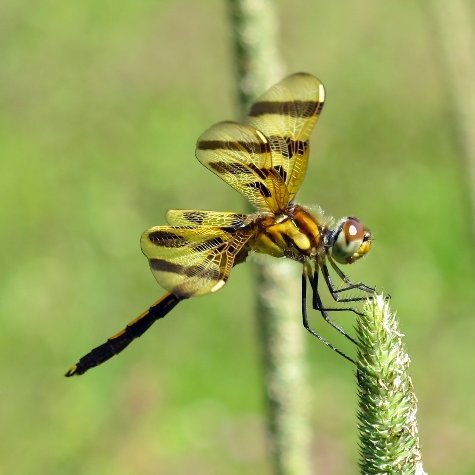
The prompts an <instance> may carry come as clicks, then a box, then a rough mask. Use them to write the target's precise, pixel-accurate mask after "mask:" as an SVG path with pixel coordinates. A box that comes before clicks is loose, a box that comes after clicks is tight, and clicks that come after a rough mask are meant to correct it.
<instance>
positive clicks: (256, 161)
mask: <svg viewBox="0 0 475 475" xmlns="http://www.w3.org/2000/svg"><path fill="white" fill-rule="evenodd" d="M196 157H197V158H198V160H199V161H200V162H201V163H202V164H203V165H204V166H205V167H207V168H209V169H210V170H211V171H212V172H213V173H215V174H216V175H218V176H219V177H221V178H222V179H223V180H224V181H225V182H226V183H228V184H229V185H231V186H232V187H233V188H234V189H235V190H237V191H239V193H241V194H242V195H244V196H245V197H246V198H247V199H248V200H249V201H250V202H251V203H252V204H253V205H254V206H255V207H256V208H257V209H258V210H260V211H272V212H274V213H275V212H278V211H279V210H282V209H284V208H285V207H286V205H287V203H288V201H289V196H288V192H287V188H286V186H285V183H284V181H283V180H282V177H281V170H280V169H279V167H277V168H275V167H273V163H272V157H273V156H272V151H271V148H270V144H269V142H268V140H267V139H266V137H264V135H263V134H262V133H261V132H259V131H258V130H256V129H255V128H254V127H251V126H250V125H244V124H238V123H236V122H220V123H218V124H215V125H213V126H212V127H210V128H209V129H208V130H207V131H206V132H204V133H203V134H202V135H201V136H200V137H199V139H198V142H197V144H196Z"/></svg>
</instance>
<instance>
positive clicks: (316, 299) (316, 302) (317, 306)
mask: <svg viewBox="0 0 475 475" xmlns="http://www.w3.org/2000/svg"><path fill="white" fill-rule="evenodd" d="M308 279H309V281H310V285H311V286H312V291H313V298H312V303H313V308H314V310H318V311H319V312H320V315H321V316H322V317H323V319H324V320H325V321H326V322H327V323H328V324H330V325H331V326H332V327H333V328H334V329H335V330H336V331H337V332H338V333H340V334H341V335H343V336H344V337H345V338H347V339H348V340H350V341H351V342H352V343H354V344H355V345H357V344H358V343H357V342H356V340H355V339H354V338H353V337H351V336H350V335H348V333H346V332H345V330H343V328H341V327H340V326H339V325H337V324H336V323H335V322H334V321H333V320H332V319H331V318H330V317H329V315H328V312H345V311H352V312H354V313H358V311H357V310H355V309H353V308H350V307H348V308H346V307H333V308H327V307H324V306H323V303H322V299H321V298H320V294H319V293H318V265H315V272H314V274H313V279H312V278H311V277H310V276H309V277H308Z"/></svg>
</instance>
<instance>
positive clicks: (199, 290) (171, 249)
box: [141, 226, 252, 298]
mask: <svg viewBox="0 0 475 475" xmlns="http://www.w3.org/2000/svg"><path fill="white" fill-rule="evenodd" d="M251 236H252V231H250V230H249V229H246V230H239V231H236V232H232V233H230V232H226V231H225V230H223V229H220V228H214V227H198V228H193V229H190V228H186V227H173V226H156V227H153V228H151V229H149V230H147V231H145V232H144V233H143V235H142V239H141V246H142V251H143V253H144V254H145V256H147V258H148V260H149V262H150V268H151V270H152V273H153V275H154V276H155V278H156V279H157V282H158V283H159V284H160V285H161V286H162V287H163V288H164V289H166V290H168V291H169V292H171V293H173V294H174V295H176V296H177V297H183V298H186V297H192V296H195V295H204V294H207V293H209V292H216V291H217V290H219V289H220V288H221V287H222V286H223V285H224V284H225V283H226V281H227V279H228V277H229V274H230V272H231V269H232V268H233V265H234V263H235V259H236V256H237V255H238V253H239V252H240V251H241V250H242V249H243V247H244V245H245V244H246V242H247V241H248V240H249V239H250V237H251Z"/></svg>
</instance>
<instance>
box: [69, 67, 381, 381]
mask: <svg viewBox="0 0 475 475" xmlns="http://www.w3.org/2000/svg"><path fill="white" fill-rule="evenodd" d="M324 100H325V90H324V88H323V85H322V84H321V82H320V81H319V80H318V79H317V78H316V77H314V76H312V75H310V74H306V73H297V74H293V75H291V76H288V77H287V78H285V79H283V80H282V81H280V82H279V83H277V84H275V85H274V86H272V87H271V88H270V89H269V90H268V91H267V92H265V93H264V94H263V95H262V96H261V97H259V98H258V99H257V100H256V101H255V102H254V104H253V105H252V106H251V108H250V111H249V116H248V120H247V123H246V124H240V123H237V122H229V121H228V122H219V123H217V124H215V125H213V126H212V127H210V128H209V129H208V130H206V131H205V132H204V133H203V134H202V135H201V136H200V137H199V138H198V141H197V145H196V157H197V158H198V160H199V161H200V162H201V163H202V164H203V165H204V166H205V167H207V168H208V169H209V170H211V171H212V172H213V173H214V174H216V175H217V176H219V177H220V178H221V179H222V180H223V181H224V182H226V183H227V184H228V185H230V186H231V187H232V188H234V189H235V190H237V191H238V192H239V193H240V194H241V195H243V196H244V197H245V198H246V199H247V200H248V201H249V202H250V203H251V204H252V205H253V206H254V207H255V208H256V209H257V211H256V212H255V213H253V214H250V215H246V214H241V213H233V212H221V211H201V210H194V209H191V210H170V211H168V213H167V216H166V218H167V221H168V225H167V226H155V227H153V228H151V229H149V230H147V231H145V232H144V233H143V235H142V239H141V247H142V251H143V253H144V254H145V256H146V257H147V258H148V260H149V264H150V268H151V270H152V273H153V275H154V276H155V278H156V280H157V282H158V283H159V284H160V285H161V286H162V287H163V288H164V289H166V290H167V291H168V293H167V294H166V295H165V296H164V297H163V298H162V299H160V300H159V301H158V302H157V303H156V304H154V305H153V306H152V307H151V308H150V309H149V310H148V311H147V312H144V313H143V314H142V315H140V316H139V317H138V318H137V319H135V320H134V321H132V322H131V323H130V324H129V325H128V326H127V327H126V328H125V329H124V330H122V331H121V332H119V333H117V334H116V335H114V336H113V337H111V338H110V339H109V340H108V341H107V342H106V343H104V344H102V345H100V346H99V347H97V348H95V349H94V350H92V351H91V352H90V353H88V354H87V355H86V356H84V357H83V358H81V359H80V360H79V362H78V363H77V364H76V365H74V366H73V367H72V368H71V369H70V370H69V371H68V373H67V374H66V376H72V375H73V374H83V373H84V372H86V371H87V370H88V369H90V368H92V367H94V366H96V365H98V364H100V363H102V362H104V361H106V360H107V359H109V358H110V357H112V356H113V355H114V354H117V353H119V352H120V351H122V350H123V349H124V348H125V347H126V346H127V345H129V343H130V342H131V341H132V340H133V339H134V338H136V337H138V336H140V335H142V333H143V332H145V331H146V330H147V329H148V328H149V327H150V326H151V325H152V323H153V322H154V321H156V320H157V319H158V318H162V317H163V316H165V315H166V314H167V313H168V312H169V311H170V310H171V309H172V308H173V307H175V305H176V304H177V303H178V302H179V301H180V300H182V299H184V298H188V297H194V296H199V295H205V294H208V293H213V292H216V291H218V290H219V289H221V288H222V287H223V286H224V285H225V284H226V282H227V281H228V279H229V276H230V273H231V271H232V269H233V268H234V267H235V266H236V265H237V264H240V263H241V262H244V261H245V260H246V257H247V256H248V254H249V253H250V252H251V251H255V252H259V253H264V254H268V255H271V256H274V257H287V258H290V259H293V260H296V261H298V262H300V263H302V264H303V267H304V272H303V275H302V279H303V282H305V286H303V287H302V311H303V314H302V315H303V322H304V326H305V328H306V329H307V330H309V331H310V332H311V333H312V334H313V335H314V336H316V337H317V338H319V339H320V340H322V341H323V342H324V343H325V344H327V345H328V346H330V347H331V348H333V349H335V348H334V347H333V346H332V345H330V344H329V343H328V342H326V341H325V340H323V339H322V338H321V337H320V336H319V335H318V334H317V333H316V332H315V331H314V330H312V329H311V328H310V326H309V322H308V318H307V315H306V305H305V303H306V301H307V299H306V283H307V281H309V282H310V284H311V288H312V291H313V298H312V306H313V308H315V309H317V310H319V311H320V312H321V314H322V316H323V317H324V318H325V320H326V321H327V322H328V323H330V324H331V325H332V326H333V327H334V328H336V329H337V330H338V331H339V332H340V333H342V334H344V335H345V336H347V337H348V338H349V339H350V340H352V341H354V340H353V339H352V338H351V337H349V336H348V335H346V333H345V332H344V331H343V330H342V329H341V328H340V327H338V326H337V325H336V324H334V323H333V322H332V321H331V320H330V319H329V317H328V312H329V311H333V310H343V309H342V308H326V307H324V306H323V304H322V302H321V299H320V297H319V295H318V276H319V273H320V271H321V272H322V275H323V277H324V280H325V282H326V284H327V286H328V288H329V289H330V293H331V295H332V296H333V298H334V299H335V300H337V301H352V300H355V299H350V298H346V299H345V298H344V297H343V296H341V297H340V295H341V294H340V293H339V292H342V291H345V290H348V289H353V288H358V289H360V290H362V291H364V292H368V293H370V292H371V291H372V289H371V288H369V287H367V286H364V285H363V284H351V282H349V279H348V278H347V277H346V276H345V275H344V274H343V272H341V271H340V270H339V268H338V267H337V266H336V264H335V261H336V262H338V263H341V264H346V263H352V262H354V261H355V260H357V259H359V258H360V257H362V256H363V255H365V254H366V253H367V252H368V251H369V250H370V248H371V234H370V233H369V231H367V230H366V228H364V227H363V225H362V224H361V223H360V222H359V221H358V220H357V219H356V218H344V219H342V220H341V221H339V222H338V223H337V224H336V226H335V227H332V226H330V225H329V224H328V222H327V221H325V222H324V221H323V220H322V219H320V218H319V217H318V216H314V215H313V214H312V213H311V212H310V211H309V210H308V209H306V208H304V207H303V206H300V205H297V204H295V203H294V198H295V196H296V194H297V191H298V190H299V188H300V185H301V184H302V181H303V179H304V176H305V172H306V170H307V164H308V158H309V149H310V146H309V145H310V144H309V139H310V134H311V132H312V130H313V128H314V126H315V124H316V122H317V120H318V118H319V117H320V114H321V111H322V109H323V105H324ZM327 261H328V262H330V264H331V266H332V267H333V268H334V269H335V272H336V273H337V275H338V277H339V278H341V279H342V280H343V281H344V282H345V284H346V288H343V289H336V288H335V287H334V286H333V283H332V281H331V277H330V274H329V272H328V269H327V266H326V262H327ZM304 307H305V310H304ZM344 310H346V308H345V309H344ZM350 310H352V311H354V310H353V309H350ZM355 312H356V311H355ZM356 313H357V312H356ZM336 351H338V350H336ZM338 352H339V351H338ZM340 353H341V352H340ZM348 359H350V358H348Z"/></svg>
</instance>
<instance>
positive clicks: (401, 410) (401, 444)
mask: <svg viewBox="0 0 475 475" xmlns="http://www.w3.org/2000/svg"><path fill="white" fill-rule="evenodd" d="M357 335H358V341H359V349H358V373H357V374H358V393H359V412H358V420H359V424H358V426H359V431H360V452H361V458H360V468H361V473H362V474H364V475H376V474H378V475H383V474H384V475H409V474H417V475H423V474H424V473H425V472H424V469H423V466H422V458H421V451H420V447H419V437H418V428H417V419H416V414H417V399H416V396H415V394H414V391H413V386H412V381H411V378H410V377H409V375H408V372H407V370H408V366H409V362H410V359H409V356H408V355H407V353H406V351H405V349H404V345H403V342H402V336H403V335H402V334H401V333H400V331H399V326H398V321H397V319H396V317H395V315H394V314H393V313H392V312H391V310H390V308H389V303H388V301H387V300H386V299H385V298H384V297H383V296H382V295H378V296H376V298H375V299H374V300H373V301H372V302H368V303H367V304H366V305H365V308H364V315H363V316H362V317H360V318H358V321H357Z"/></svg>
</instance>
